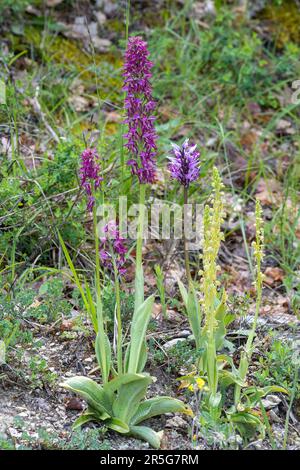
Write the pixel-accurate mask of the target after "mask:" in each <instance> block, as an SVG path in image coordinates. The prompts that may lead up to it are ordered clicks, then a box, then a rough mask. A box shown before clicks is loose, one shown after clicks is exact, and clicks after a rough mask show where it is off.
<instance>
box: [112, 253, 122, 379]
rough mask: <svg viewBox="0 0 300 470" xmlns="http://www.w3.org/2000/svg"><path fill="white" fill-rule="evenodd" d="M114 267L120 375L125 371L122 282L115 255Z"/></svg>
mask: <svg viewBox="0 0 300 470" xmlns="http://www.w3.org/2000/svg"><path fill="white" fill-rule="evenodd" d="M112 260H113V267H114V276H115V289H116V307H117V364H118V375H121V374H122V373H123V360H122V346H123V337H122V318H121V298H120V282H119V273H118V268H117V266H116V260H115V258H114V256H113V258H112Z"/></svg>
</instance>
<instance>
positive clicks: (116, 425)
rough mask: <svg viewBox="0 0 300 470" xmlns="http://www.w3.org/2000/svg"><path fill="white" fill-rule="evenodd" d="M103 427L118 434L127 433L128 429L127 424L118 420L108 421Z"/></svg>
mask: <svg viewBox="0 0 300 470" xmlns="http://www.w3.org/2000/svg"><path fill="white" fill-rule="evenodd" d="M105 426H107V427H108V428H110V429H112V430H113V431H116V432H119V433H120V434H128V433H129V427H128V426H127V424H126V423H124V422H123V421H121V420H120V419H118V418H112V419H110V420H109V421H107V422H106V423H105Z"/></svg>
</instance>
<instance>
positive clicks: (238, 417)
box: [230, 411, 261, 426]
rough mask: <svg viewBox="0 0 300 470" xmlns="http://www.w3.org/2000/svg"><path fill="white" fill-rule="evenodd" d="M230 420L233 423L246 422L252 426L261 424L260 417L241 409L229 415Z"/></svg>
mask: <svg viewBox="0 0 300 470" xmlns="http://www.w3.org/2000/svg"><path fill="white" fill-rule="evenodd" d="M230 420H231V421H232V422H234V423H247V424H251V425H254V426H257V425H260V424H261V419H260V418H259V417H258V416H257V415H254V414H253V413H250V412H249V411H241V412H239V413H234V414H232V415H230Z"/></svg>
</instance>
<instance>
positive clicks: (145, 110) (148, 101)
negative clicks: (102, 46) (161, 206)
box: [123, 37, 157, 183]
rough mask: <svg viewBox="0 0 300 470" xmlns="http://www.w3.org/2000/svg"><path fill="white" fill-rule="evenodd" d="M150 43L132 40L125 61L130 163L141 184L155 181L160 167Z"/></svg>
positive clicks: (127, 137)
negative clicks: (156, 159)
mask: <svg viewBox="0 0 300 470" xmlns="http://www.w3.org/2000/svg"><path fill="white" fill-rule="evenodd" d="M148 57H149V51H148V49H147V43H146V42H145V41H143V40H142V38H140V37H132V38H129V40H128V46H127V51H126V53H125V63H124V73H123V76H124V87H123V90H124V91H125V92H126V98H125V109H126V113H127V117H126V119H125V121H124V123H125V124H127V126H128V132H127V134H125V135H124V137H125V138H126V139H127V143H126V144H125V146H126V147H127V148H128V150H129V152H130V154H131V158H130V159H129V160H128V162H127V163H128V165H129V166H130V167H131V171H132V174H135V175H137V176H138V178H139V181H140V183H153V182H154V180H155V170H156V162H155V156H156V139H157V136H156V132H155V128H154V120H155V117H154V116H153V114H152V113H153V111H154V109H155V107H156V104H155V102H154V101H153V98H152V87H151V84H150V78H151V76H152V74H151V68H152V67H153V64H152V62H151V61H150V60H149V59H148Z"/></svg>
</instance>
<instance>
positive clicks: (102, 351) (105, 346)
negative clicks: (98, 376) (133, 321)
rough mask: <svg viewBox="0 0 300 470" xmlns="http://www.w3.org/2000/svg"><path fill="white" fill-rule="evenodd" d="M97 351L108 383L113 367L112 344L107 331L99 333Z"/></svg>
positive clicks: (104, 378) (96, 342)
mask: <svg viewBox="0 0 300 470" xmlns="http://www.w3.org/2000/svg"><path fill="white" fill-rule="evenodd" d="M95 352H96V357H97V361H98V364H99V366H100V369H101V373H102V377H103V381H104V382H106V383H107V380H108V377H109V372H110V367H111V346H110V342H109V339H108V336H107V335H106V334H105V333H103V332H102V333H100V332H98V333H97V336H96V341H95Z"/></svg>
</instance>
